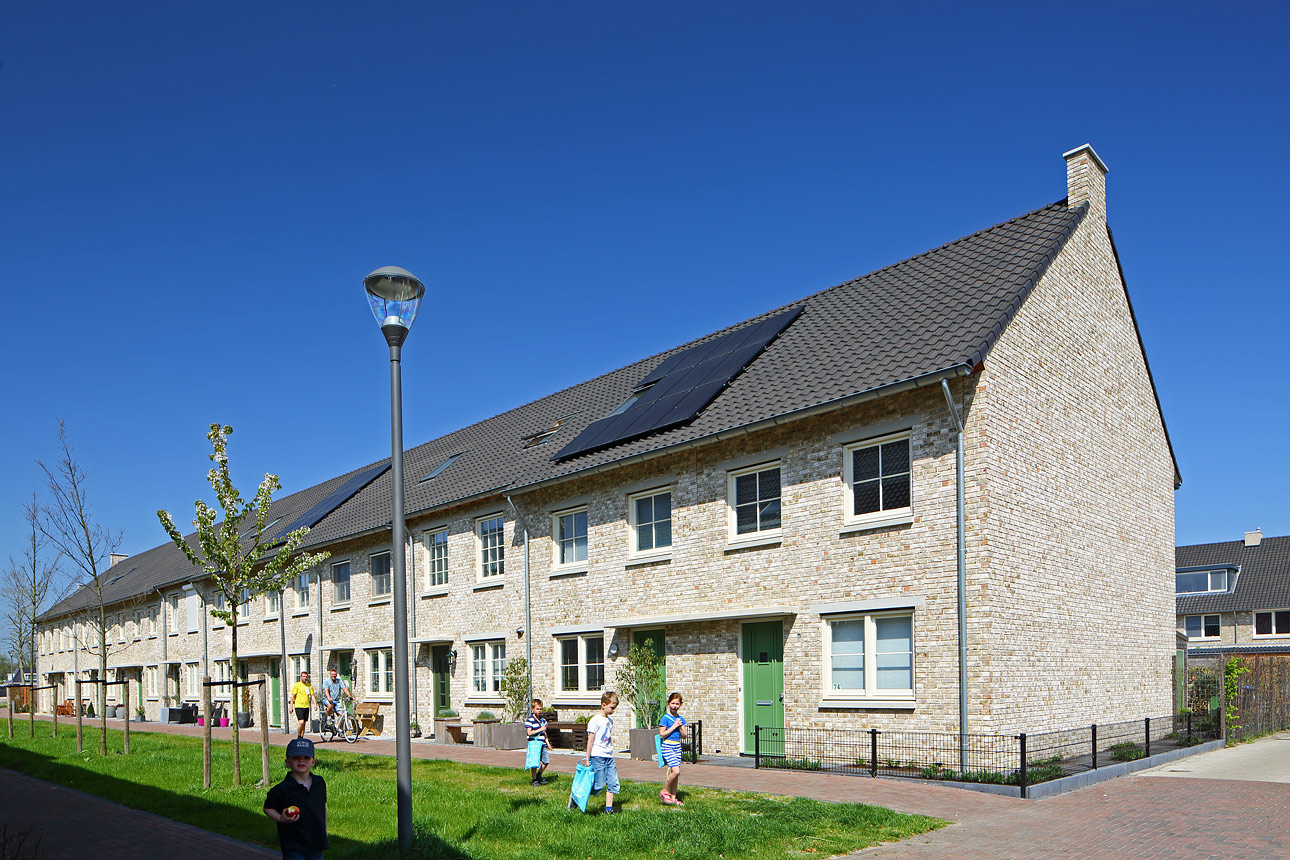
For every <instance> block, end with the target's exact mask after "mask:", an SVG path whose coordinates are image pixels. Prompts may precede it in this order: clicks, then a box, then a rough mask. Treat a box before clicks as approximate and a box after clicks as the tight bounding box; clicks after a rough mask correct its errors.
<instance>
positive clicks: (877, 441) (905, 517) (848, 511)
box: [842, 430, 914, 529]
mask: <svg viewBox="0 0 1290 860" xmlns="http://www.w3.org/2000/svg"><path fill="white" fill-rule="evenodd" d="M902 440H903V441H904V442H905V444H906V446H907V453H908V455H909V460H908V468H907V469H906V470H905V471H904V472H895V471H893V472H891V473H890V474H889V475H888V474H884V472H883V471H882V466H881V461H880V465H879V473H878V475H879V477H878V482H879V490H880V492H881V484H882V478H884V477H898V476H902V475H903V476H905V477H906V479H907V480H908V481H909V504H908V505H905V506H903V507H891V508H883V507H879V509H878V510H876V511H867V512H865V513H863V514H857V513H856V512H855V510H856V500H855V487H856V484H855V454H856V452H857V451H861V450H864V449H866V448H879V450H880V452H881V446H883V445H889V444H891V443H892V442H900V441H902ZM880 456H881V453H880ZM842 484H843V488H844V492H843V499H844V501H843V509H842V511H843V516H842V522H843V524H844V525H845V526H848V527H855V528H865V529H869V528H881V527H883V526H891V525H901V524H904V523H911V522H913V521H914V448H913V442H912V434H911V432H910V431H909V430H904V431H901V432H899V433H889V434H887V435H885V436H875V437H873V438H870V439H863V440H860V441H858V442H852V443H851V444H849V445H844V446H842ZM879 498H881V496H880V497H879ZM879 504H880V505H881V504H882V503H881V502H879Z"/></svg>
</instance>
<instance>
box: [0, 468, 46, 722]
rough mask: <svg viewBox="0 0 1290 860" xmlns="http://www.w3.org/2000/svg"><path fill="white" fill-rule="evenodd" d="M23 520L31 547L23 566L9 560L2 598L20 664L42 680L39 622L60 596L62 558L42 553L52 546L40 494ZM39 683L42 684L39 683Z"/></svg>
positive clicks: (0, 587) (1, 583) (25, 508)
mask: <svg viewBox="0 0 1290 860" xmlns="http://www.w3.org/2000/svg"><path fill="white" fill-rule="evenodd" d="M22 513H23V518H24V519H25V520H26V521H27V532H28V534H27V537H28V543H27V546H26V547H25V548H24V549H23V553H22V555H23V557H22V561H21V562H15V561H14V560H13V556H9V569H8V570H7V571H5V574H4V577H3V580H2V581H0V594H3V598H4V604H5V615H6V619H7V620H8V622H9V629H10V631H11V634H10V638H11V639H12V640H13V641H12V643H11V645H12V646H13V648H14V650H15V651H17V652H18V653H19V654H20V655H22V656H21V659H20V660H19V663H20V664H25V665H26V666H27V668H28V671H30V672H31V673H32V676H33V677H35V678H39V677H40V676H39V674H38V673H37V672H36V634H37V624H36V619H37V618H38V617H39V616H40V612H41V610H42V609H44V608H45V607H46V606H47V605H48V604H49V602H50V601H51V600H54V599H56V598H57V597H58V596H59V595H58V594H57V593H56V591H55V589H56V583H55V580H56V578H57V576H58V562H59V556H55V557H54V558H53V560H52V561H43V560H42V559H41V553H42V551H43V550H44V549H45V547H46V546H48V545H49V538H47V537H45V535H44V534H42V533H41V531H40V505H39V503H38V502H37V501H36V494H35V493H32V494H31V501H29V502H27V503H25V504H24V505H23V506H22ZM36 683H39V681H37V682H36ZM30 713H31V726H30V731H31V736H32V737H35V734H36V722H35V721H36V701H35V693H34V692H33V693H32V699H31V708H30Z"/></svg>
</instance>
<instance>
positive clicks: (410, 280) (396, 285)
mask: <svg viewBox="0 0 1290 860" xmlns="http://www.w3.org/2000/svg"><path fill="white" fill-rule="evenodd" d="M363 288H364V289H365V290H366V291H367V303H368V304H369V305H370V306H371V308H372V316H374V317H376V324H377V325H379V326H380V327H381V331H383V332H385V337H386V340H390V341H391V343H395V342H396V341H397V343H400V344H401V343H402V342H403V338H405V337H407V333H408V330H409V329H411V328H412V322H413V320H415V319H416V318H417V310H418V309H419V308H420V307H421V299H422V297H423V296H425V293H426V288H425V285H424V284H422V283H421V281H420V280H419V279H418V278H417V276H416V275H414V274H412V273H411V272H409V271H408V270H407V269H400V268H399V267H398V266H385V267H383V268H380V269H377V270H376V271H375V272H372V273H371V274H370V275H368V276H367V277H366V278H364V279H363Z"/></svg>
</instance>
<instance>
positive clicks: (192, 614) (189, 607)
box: [184, 586, 202, 633]
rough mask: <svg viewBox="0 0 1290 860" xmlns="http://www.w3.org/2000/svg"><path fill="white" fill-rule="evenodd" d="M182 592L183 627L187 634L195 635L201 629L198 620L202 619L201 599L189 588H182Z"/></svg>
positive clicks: (193, 589)
mask: <svg viewBox="0 0 1290 860" xmlns="http://www.w3.org/2000/svg"><path fill="white" fill-rule="evenodd" d="M184 592H185V593H184V627H185V628H187V630H188V632H189V633H196V632H197V631H198V630H200V629H201V627H200V625H199V624H198V620H199V619H200V618H201V617H202V607H201V603H202V597H201V595H200V594H198V593H197V589H195V588H192V587H191V586H189V587H186V588H184Z"/></svg>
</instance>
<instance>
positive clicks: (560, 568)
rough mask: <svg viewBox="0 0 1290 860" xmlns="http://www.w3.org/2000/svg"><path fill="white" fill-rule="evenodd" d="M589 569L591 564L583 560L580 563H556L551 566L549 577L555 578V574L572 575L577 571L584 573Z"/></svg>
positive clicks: (577, 572)
mask: <svg viewBox="0 0 1290 860" xmlns="http://www.w3.org/2000/svg"><path fill="white" fill-rule="evenodd" d="M589 570H591V565H589V564H587V563H585V562H584V563H582V564H566V565H559V564H556V565H552V566H551V575H550V578H551V579H555V578H556V577H557V576H574V575H576V574H579V573H586V572H587V571H589Z"/></svg>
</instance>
